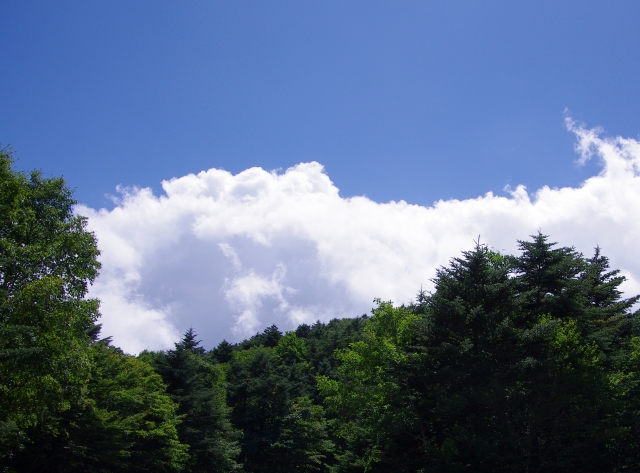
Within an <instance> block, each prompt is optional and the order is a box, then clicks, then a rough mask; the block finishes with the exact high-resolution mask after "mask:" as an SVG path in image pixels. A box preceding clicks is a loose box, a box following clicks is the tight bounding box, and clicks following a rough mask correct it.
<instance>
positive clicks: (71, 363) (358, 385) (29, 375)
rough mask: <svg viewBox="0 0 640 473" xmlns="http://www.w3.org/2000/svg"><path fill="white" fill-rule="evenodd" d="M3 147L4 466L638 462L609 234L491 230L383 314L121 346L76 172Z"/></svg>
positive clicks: (461, 468)
mask: <svg viewBox="0 0 640 473" xmlns="http://www.w3.org/2000/svg"><path fill="white" fill-rule="evenodd" d="M13 167H14V161H13V156H12V152H11V150H10V149H7V148H4V149H2V150H1V151H0V469H1V471H4V472H49V471H51V472H85V471H96V472H147V471H148V472H247V473H248V472H305V473H306V472H331V473H342V472H345V473H346V472H353V473H355V472H416V473H418V472H422V473H426V472H465V471H468V472H498V471H505V472H591V471H611V472H625V471H639V470H640V435H639V434H640V370H639V367H640V328H639V320H640V317H639V315H640V314H639V312H638V311H637V310H634V307H635V304H636V303H637V302H638V300H639V297H638V296H636V297H631V298H625V297H623V294H622V292H621V290H620V285H621V284H622V283H623V282H624V280H625V279H624V277H623V276H621V275H620V272H619V271H618V270H612V269H611V268H610V267H609V261H608V259H607V258H606V257H605V256H604V255H603V254H602V252H601V250H600V248H596V249H595V251H594V253H593V255H591V256H584V255H583V254H581V253H579V252H577V251H575V249H574V248H571V247H561V246H558V245H557V244H556V243H553V242H551V241H550V240H549V238H548V237H547V236H546V235H543V234H541V233H538V234H536V235H533V236H532V237H531V238H530V239H529V240H526V241H520V242H518V245H519V253H518V254H517V255H505V254H502V253H499V252H496V251H494V250H492V249H490V248H489V247H487V246H486V245H481V244H479V243H478V244H476V245H475V248H474V249H473V250H471V251H466V252H462V253H461V255H460V256H459V257H456V258H453V259H452V260H451V261H450V263H449V265H447V266H445V267H442V268H440V269H439V270H438V271H437V272H436V274H435V277H434V279H433V283H434V290H433V291H432V292H430V293H426V292H423V291H420V292H418V294H417V297H416V300H415V302H412V303H411V304H408V305H403V306H396V305H394V304H393V303H391V302H388V301H381V300H375V301H374V302H375V308H374V309H373V310H372V313H371V315H370V316H364V315H363V316H360V317H355V318H352V319H340V320H339V319H334V320H332V321H330V322H328V323H321V322H317V323H315V324H313V325H307V324H302V325H300V326H299V327H297V328H296V329H295V330H293V331H290V332H286V333H283V332H281V331H280V330H279V329H278V328H277V327H276V326H271V327H269V328H267V329H265V330H264V331H263V332H261V333H257V334H256V335H254V336H253V337H250V338H248V339H246V340H243V341H241V342H239V343H235V344H232V343H229V342H227V341H223V342H221V343H220V344H219V345H218V346H216V347H214V348H212V349H211V350H207V349H205V348H204V347H202V346H201V345H200V341H199V340H198V337H197V333H196V332H195V331H194V330H193V329H189V330H188V331H187V332H186V333H185V334H184V335H183V336H182V338H181V339H180V340H179V341H178V342H177V343H176V344H175V346H174V347H173V348H172V349H169V350H163V351H144V352H142V353H140V354H139V355H138V356H132V355H128V354H126V353H124V352H123V351H122V350H121V349H119V348H118V347H116V346H114V344H113V343H112V341H111V340H110V339H109V338H101V335H100V324H99V301H97V300H95V299H90V298H87V291H88V287H89V285H90V284H91V283H92V282H93V281H94V279H95V278H96V277H97V275H98V271H99V269H100V264H99V262H98V256H99V251H98V247H97V242H96V238H95V236H94V235H93V234H92V233H90V232H88V231H87V229H86V225H87V222H86V219H84V218H83V217H80V216H77V215H75V214H74V212H73V207H74V205H75V204H76V201H75V200H74V198H73V193H72V192H71V191H70V190H69V188H68V187H67V186H66V184H65V182H64V180H63V179H62V178H44V177H43V176H42V174H41V173H40V172H32V173H30V174H28V175H27V174H24V173H21V172H17V171H16V170H14V168H13Z"/></svg>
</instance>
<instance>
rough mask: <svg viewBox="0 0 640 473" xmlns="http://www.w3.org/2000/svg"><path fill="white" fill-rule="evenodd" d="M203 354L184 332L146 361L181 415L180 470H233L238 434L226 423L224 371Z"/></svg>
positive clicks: (191, 335) (193, 338)
mask: <svg viewBox="0 0 640 473" xmlns="http://www.w3.org/2000/svg"><path fill="white" fill-rule="evenodd" d="M204 355H205V351H204V349H203V348H202V347H201V346H200V342H199V341H198V340H197V339H196V334H195V332H194V331H193V329H189V330H188V331H187V332H186V333H185V334H184V336H183V337H182V339H181V340H180V341H179V342H177V343H176V344H175V349H173V350H169V351H167V352H166V353H160V354H158V355H157V356H156V357H154V358H152V359H153V361H152V362H153V364H154V366H155V367H156V370H157V371H158V372H159V373H160V375H161V376H162V378H163V380H164V382H165V383H166V384H167V392H168V393H169V395H170V396H171V398H172V399H173V400H174V401H175V402H176V403H177V404H178V406H179V408H178V413H179V414H180V415H182V416H183V419H182V423H180V424H179V425H178V434H179V438H180V441H181V442H183V443H185V444H187V445H189V460H188V462H187V466H186V470H185V471H193V472H216V473H218V472H230V471H238V470H240V469H241V465H239V464H238V463H237V461H236V460H237V458H238V455H239V453H240V447H239V444H238V439H239V437H240V436H241V433H240V432H239V431H238V430H236V429H235V428H234V427H233V426H232V425H231V422H230V420H229V416H230V409H229V407H228V406H227V403H226V381H225V372H224V370H223V369H222V367H221V366H220V365H218V364H214V363H211V362H209V361H207V359H206V357H205V356H204Z"/></svg>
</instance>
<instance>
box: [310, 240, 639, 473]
mask: <svg viewBox="0 0 640 473" xmlns="http://www.w3.org/2000/svg"><path fill="white" fill-rule="evenodd" d="M520 248H521V255H520V256H517V257H507V256H503V255H500V254H498V253H495V252H493V251H491V250H489V249H488V248H487V247H486V246H482V245H477V246H476V248H475V249H474V250H473V251H470V252H463V254H462V257H460V258H454V259H453V260H452V261H451V264H450V265H449V266H448V267H445V268H441V269H440V270H438V272H437V275H436V278H435V279H434V283H435V291H434V292H433V293H432V294H424V293H420V294H419V295H418V301H417V303H416V304H414V305H412V306H411V307H409V308H402V307H400V308H394V307H393V306H392V305H391V304H387V303H379V306H378V308H377V309H376V310H374V314H373V317H372V318H371V320H370V321H369V322H368V323H367V326H366V328H365V335H366V336H365V338H364V339H363V340H362V341H361V342H357V343H353V344H352V345H351V346H350V347H349V349H348V350H345V351H343V352H341V353H340V355H339V357H340V359H341V360H342V361H343V364H342V366H341V367H340V369H339V371H340V376H339V377H338V379H334V380H331V379H328V378H322V377H321V378H319V380H318V381H319V385H320V388H321V392H322V393H323V394H324V395H325V396H326V399H327V403H328V406H329V408H330V411H331V412H333V413H335V414H336V415H338V416H339V417H338V419H341V421H340V425H339V432H340V433H341V435H342V436H343V437H345V438H347V439H348V440H349V444H350V445H351V452H352V453H353V455H354V456H353V457H352V458H351V459H350V465H351V468H352V469H353V468H356V470H357V468H362V469H365V470H367V471H390V470H393V471H399V472H400V471H422V472H429V471H433V472H440V471H477V472H482V471H487V472H489V471H527V472H541V471H567V472H568V471H594V470H607V471H617V470H615V469H616V468H623V467H625V468H628V469H631V470H633V469H634V468H635V467H636V466H637V458H636V457H635V456H634V455H631V456H630V452H633V448H631V447H633V446H634V445H635V443H634V442H635V441H631V440H630V439H635V438H637V436H638V435H637V433H638V423H637V420H638V418H639V417H638V412H640V409H639V408H638V407H639V406H638V403H637V401H636V399H637V397H634V395H633V394H632V393H636V392H637V389H638V385H639V384H640V383H638V381H639V380H638V379H637V378H636V374H635V373H636V372H637V371H638V369H637V364H636V363H637V362H636V361H633V360H635V359H634V356H637V355H634V354H635V353H637V351H634V350H637V347H638V346H640V345H638V342H636V341H634V340H636V338H634V337H633V333H634V330H635V329H634V327H636V328H637V326H638V313H637V312H636V313H635V314H632V313H631V311H630V309H631V306H632V305H633V303H635V302H636V301H637V300H638V299H637V298H631V299H626V300H624V299H621V293H620V291H619V290H618V287H619V285H620V283H621V282H622V281H623V279H622V278H620V277H619V276H618V273H617V272H615V271H613V272H611V271H608V262H607V260H606V259H603V257H602V256H601V255H600V253H599V249H598V250H596V255H595V256H594V258H592V259H588V260H587V259H585V258H583V257H582V255H580V254H578V253H576V252H575V250H573V249H572V248H554V244H552V243H548V241H547V237H546V236H544V235H540V234H539V235H536V236H534V237H533V241H530V242H520ZM399 335H401V336H399ZM636 359H637V358H636Z"/></svg>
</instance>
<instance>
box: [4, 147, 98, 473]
mask: <svg viewBox="0 0 640 473" xmlns="http://www.w3.org/2000/svg"><path fill="white" fill-rule="evenodd" d="M12 164H13V158H12V155H11V150H9V149H6V148H5V149H2V150H0V459H1V460H0V461H2V463H3V464H4V465H9V464H12V463H13V462H14V460H13V459H15V458H18V457H19V458H27V457H29V458H30V461H31V462H32V463H33V464H34V465H35V464H36V463H37V462H38V459H39V458H42V457H43V452H44V451H47V450H48V448H49V447H48V445H49V444H50V443H51V441H52V439H55V438H58V437H60V436H63V435H66V433H65V429H64V426H63V425H62V424H61V422H60V418H61V416H62V415H63V413H65V412H67V411H69V410H70V409H72V408H74V407H75V406H80V405H82V404H83V403H84V402H85V401H84V400H83V393H84V390H85V389H86V384H87V382H88V380H89V373H90V367H89V358H88V346H89V342H90V341H91V340H92V338H93V337H94V336H95V334H96V333H97V330H98V328H97V326H96V325H95V321H96V320H97V318H98V302H97V301H96V300H90V299H85V298H84V297H85V295H86V292H87V287H88V284H89V283H91V282H92V281H93V280H94V278H95V277H96V275H97V270H98V268H99V266H100V265H99V263H98V262H97V259H96V258H97V256H98V250H97V247H96V241H95V237H94V235H93V234H91V233H89V232H87V231H86V230H85V228H86V221H85V219H84V218H82V217H78V216H75V215H74V214H73V205H74V204H75V203H76V202H75V200H74V199H73V198H72V195H71V191H70V190H69V189H68V188H67V187H66V185H65V183H64V180H63V179H61V178H55V179H45V178H43V177H42V175H41V174H40V173H39V172H32V173H31V175H30V176H26V175H24V174H22V173H19V172H16V171H13V170H12V169H11V166H12Z"/></svg>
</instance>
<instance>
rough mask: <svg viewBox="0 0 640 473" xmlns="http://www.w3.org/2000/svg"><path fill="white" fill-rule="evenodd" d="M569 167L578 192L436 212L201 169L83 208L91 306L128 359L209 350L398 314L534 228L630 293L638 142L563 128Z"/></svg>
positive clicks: (523, 193)
mask: <svg viewBox="0 0 640 473" xmlns="http://www.w3.org/2000/svg"><path fill="white" fill-rule="evenodd" d="M567 127H568V129H570V130H571V131H573V132H574V133H575V135H576V137H577V144H576V151H577V152H578V153H579V155H580V158H579V161H581V162H585V161H586V160H588V159H591V158H592V157H593V156H598V157H599V158H600V160H601V164H602V169H601V172H600V173H599V174H598V175H597V176H593V177H591V178H589V179H587V180H586V181H585V182H584V183H582V185H581V186H579V187H577V188H562V189H550V188H549V187H543V188H541V189H539V190H537V191H536V192H535V193H532V194H529V193H528V192H527V190H526V189H525V188H524V187H522V186H518V187H516V188H515V189H510V190H508V192H509V197H502V196H496V195H493V194H492V193H487V194H486V195H484V196H481V197H478V198H476V199H468V200H449V201H439V202H437V203H435V204H434V205H433V206H431V207H424V206H419V205H411V204H408V203H406V202H404V201H399V202H388V203H377V202H373V201H371V200H369V199H367V198H365V197H352V198H342V197H340V195H339V193H338V189H337V188H336V187H335V186H334V185H333V183H332V182H331V180H330V179H329V176H327V175H326V174H325V173H324V171H323V168H322V166H321V165H320V164H318V163H315V162H312V163H302V164H299V165H297V166H294V167H292V168H290V169H288V170H286V171H285V172H284V173H281V174H277V173H275V172H267V171H265V170H263V169H260V168H251V169H248V170H246V171H243V172H241V173H239V174H237V175H232V174H230V173H228V172H226V171H223V170H220V169H210V170H208V171H203V172H201V173H199V174H197V175H194V174H190V175H188V176H184V177H181V178H177V179H171V180H170V181H165V182H163V183H162V186H163V189H164V191H165V195H163V196H159V197H158V196H154V195H153V194H152V192H151V191H150V190H149V189H130V190H127V191H121V198H120V200H119V201H118V203H117V205H116V207H115V208H114V209H113V210H111V211H108V210H105V209H102V210H94V209H90V208H86V207H79V208H78V212H79V213H81V214H83V215H87V216H88V217H89V226H90V229H91V230H93V231H95V232H96V234H97V236H98V239H99V245H100V248H101V250H102V256H101V261H102V263H103V270H102V274H101V276H100V278H99V279H98V281H97V282H96V285H95V286H94V288H93V289H92V295H94V296H97V297H100V298H101V299H102V301H103V305H102V313H103V323H104V331H103V333H104V334H105V335H113V336H114V341H115V343H116V344H119V345H121V346H123V348H124V349H125V350H129V351H138V350H140V349H141V348H144V347H151V348H160V347H166V346H169V345H170V341H171V340H173V339H175V337H176V334H178V333H179V332H180V331H182V330H184V329H185V328H188V327H189V326H193V327H194V328H195V329H196V330H197V331H198V332H199V333H200V334H201V336H202V338H203V340H204V341H205V344H206V345H207V346H211V345H213V344H214V343H217V342H219V341H220V340H222V338H225V337H226V338H228V339H238V338H242V337H243V336H245V335H247V334H248V333H250V332H253V331H255V330H258V329H261V328H263V327H265V326H267V325H270V324H272V323H277V324H278V326H279V327H280V328H281V329H285V328H292V327H293V326H295V325H296V324H299V323H301V322H313V321H315V320H316V319H322V320H326V319H329V318H332V317H343V316H354V315H358V314H362V313H364V312H367V311H368V310H369V308H370V307H371V305H372V299H373V298H374V297H380V298H382V299H391V300H394V301H396V302H408V301H409V300H410V299H411V298H412V297H413V296H414V295H415V293H416V292H417V290H418V289H419V288H420V285H421V284H422V285H424V287H425V288H426V289H428V288H429V287H430V279H431V278H432V277H433V276H434V274H435V269H436V268H437V267H438V266H441V265H444V264H447V262H448V260H449V259H450V258H451V257H453V256H457V255H459V254H460V251H461V250H464V249H469V248H470V247H472V245H473V240H474V239H476V238H477V237H478V235H481V238H482V241H483V242H486V243H488V244H489V245H491V246H493V247H494V248H496V249H499V250H505V251H507V252H515V251H516V240H517V239H526V238H528V235H530V234H533V233H535V232H537V230H538V229H541V230H542V231H543V232H544V233H546V234H549V235H551V237H552V238H553V240H554V241H558V242H559V243H560V244H562V245H575V246H576V248H577V249H578V250H580V251H583V252H585V253H586V254H588V253H591V251H592V249H593V247H595V246H596V245H597V244H599V245H600V246H601V247H602V248H603V252H604V254H606V255H607V256H609V257H610V258H611V262H612V266H613V267H614V268H621V269H623V270H624V273H625V275H626V276H627V277H628V278H629V282H628V283H626V285H625V289H626V290H628V291H630V292H632V293H634V292H639V291H640V283H639V282H640V253H639V252H638V251H637V248H638V247H639V244H640V218H638V217H639V216H640V215H639V212H638V203H639V202H640V177H639V176H638V174H639V170H640V143H639V142H638V141H635V140H633V139H623V138H619V137H618V138H603V137H601V136H600V131H599V130H597V129H594V130H588V129H586V128H584V127H582V126H579V125H577V124H575V123H573V122H572V121H571V120H570V119H567Z"/></svg>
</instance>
